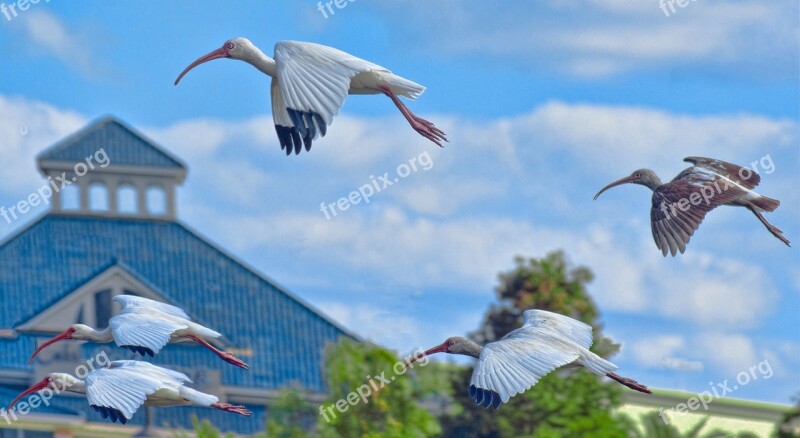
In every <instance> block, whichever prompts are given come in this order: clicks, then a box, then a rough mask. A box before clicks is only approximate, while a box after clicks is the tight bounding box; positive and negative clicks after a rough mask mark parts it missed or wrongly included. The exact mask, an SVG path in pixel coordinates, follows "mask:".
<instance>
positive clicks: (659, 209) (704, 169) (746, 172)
mask: <svg viewBox="0 0 800 438" xmlns="http://www.w3.org/2000/svg"><path fill="white" fill-rule="evenodd" d="M683 161H686V162H688V163H692V164H693V166H692V167H689V168H687V169H685V170H683V171H682V172H681V173H679V174H678V176H676V177H675V178H674V179H673V180H672V181H670V182H668V183H666V184H662V183H661V179H659V178H658V175H656V174H655V172H653V171H652V170H650V169H639V170H637V171H634V172H633V173H632V174H631V175H630V176H627V177H625V178H622V179H620V180H618V181H614V182H612V183H611V184H609V185H607V186H605V187H603V188H602V189H601V190H600V191H599V192H597V194H596V195H594V199H597V197H598V196H600V194H601V193H603V192H604V191H606V190H608V189H610V188H611V187H614V186H618V185H620V184H626V183H631V184H639V185H643V186H645V187H647V188H649V189H650V190H652V191H653V205H652V208H651V209H650V223H651V228H652V231H653V239H654V240H655V242H656V246H657V247H658V249H660V250H661V253H662V254H663V255H664V256H665V257H666V256H667V253H670V254H672V256H673V257H674V256H675V255H676V254H677V252H678V251H680V252H681V254H683V253H684V251H686V245H687V244H688V243H689V239H691V238H692V235H693V234H694V232H695V230H697V228H698V227H699V226H700V223H701V222H703V218H704V217H705V216H706V214H707V213H708V212H709V211H711V210H713V209H714V208H716V207H717V206H720V205H733V206H740V207H746V208H747V209H748V210H750V211H752V212H753V214H755V215H756V217H757V218H758V220H760V221H761V223H762V224H764V226H765V227H767V230H769V232H770V233H772V235H774V236H775V237H777V238H778V240H780V241H781V242H783V243H785V244H786V245H787V246H791V245H790V242H789V239H787V238H786V237H785V236H784V235H783V231H781V230H780V229H779V228H778V227H776V226H774V225H772V224H770V223H769V222H767V219H765V218H764V216H763V215H762V214H761V213H762V212H764V211H774V210H775V209H776V208H778V206H779V205H781V202H780V201H778V200H777V199H772V198H768V197H766V196H762V195H759V194H758V193H756V192H754V191H753V188H755V187H756V186H757V185H758V183H759V182H760V181H761V176H759V174H758V173H756V172H755V171H753V170H751V169H749V168H746V167H741V166H737V165H735V164H731V163H727V162H725V161H722V160H715V159H713V158H703V157H686V158H684V159H683Z"/></svg>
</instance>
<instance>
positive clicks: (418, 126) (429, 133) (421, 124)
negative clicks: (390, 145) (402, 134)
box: [380, 87, 449, 147]
mask: <svg viewBox="0 0 800 438" xmlns="http://www.w3.org/2000/svg"><path fill="white" fill-rule="evenodd" d="M380 91H381V92H382V93H383V94H385V95H387V96H389V98H390V99H392V102H394V104H395V105H396V106H397V109H399V110H400V112H401V113H403V116H405V118H406V120H408V123H409V124H410V125H411V127H412V128H414V130H415V131H417V132H418V133H419V134H420V135H422V136H423V137H425V138H427V139H428V140H430V141H432V142H434V143H436V144H437V145H438V146H439V147H441V146H442V141H449V140H448V139H447V134H445V133H444V131H442V130H441V129H439V128H437V127H436V125H434V124H433V123H431V122H429V121H427V120H425V119H423V118H422V117H417V116H416V115H414V113H412V112H411V110H410V109H408V107H407V106H406V105H405V104H404V103H403V101H401V100H400V98H398V97H397V95H396V94H394V93H393V92H392V90H390V89H388V88H386V87H381V88H380Z"/></svg>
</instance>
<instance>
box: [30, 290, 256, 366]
mask: <svg viewBox="0 0 800 438" xmlns="http://www.w3.org/2000/svg"><path fill="white" fill-rule="evenodd" d="M114 301H116V302H118V303H121V304H122V311H121V312H120V313H119V314H117V315H115V316H113V317H112V318H111V319H110V320H109V321H108V327H106V328H105V329H102V330H95V329H93V328H91V327H88V326H86V325H83V324H74V325H72V326H71V327H70V328H68V329H66V330H65V331H64V332H63V333H61V334H60V335H58V336H56V337H54V338H53V339H50V340H49V341H47V342H45V343H43V344H42V345H40V346H39V348H37V349H36V351H34V352H33V355H31V358H30V361H29V363H30V362H32V361H33V358H34V357H36V355H37V354H39V352H40V351H42V350H44V349H45V348H47V347H48V346H49V345H52V344H54V343H56V342H59V341H64V340H67V339H76V340H84V341H92V342H101V343H105V342H111V341H114V342H115V343H116V344H117V346H119V347H122V348H127V349H129V350H131V351H133V352H135V353H139V354H141V355H142V356H144V355H150V356H151V357H152V356H154V355H155V354H156V353H158V352H159V351H161V349H162V348H163V347H164V346H165V345H167V344H168V343H176V342H191V341H195V342H198V343H200V344H201V345H203V346H204V347H206V348H208V349H209V350H211V351H213V352H214V354H216V355H217V356H219V357H220V358H221V359H222V360H224V361H225V362H228V363H230V364H232V365H236V366H237V367H240V368H244V369H247V364H246V363H244V362H243V361H242V360H240V359H238V358H237V357H235V356H234V355H232V354H231V353H226V352H224V351H220V350H218V349H216V348H215V347H214V346H212V345H211V344H209V343H208V341H207V340H206V339H216V338H219V337H220V336H222V335H220V334H219V333H217V332H215V331H214V330H211V329H209V328H206V327H203V326H202V325H200V324H197V323H194V322H192V321H191V319H190V318H189V316H188V315H187V314H186V312H184V311H183V310H181V309H179V308H177V307H175V306H172V305H169V304H165V303H161V302H158V301H153V300H150V299H147V298H142V297H136V296H133V295H117V296H115V297H114Z"/></svg>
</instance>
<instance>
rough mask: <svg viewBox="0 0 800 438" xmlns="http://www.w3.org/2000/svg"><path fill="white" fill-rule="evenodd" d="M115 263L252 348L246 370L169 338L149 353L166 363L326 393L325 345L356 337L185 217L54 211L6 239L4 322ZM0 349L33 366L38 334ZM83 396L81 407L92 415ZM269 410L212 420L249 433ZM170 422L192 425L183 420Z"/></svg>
mask: <svg viewBox="0 0 800 438" xmlns="http://www.w3.org/2000/svg"><path fill="white" fill-rule="evenodd" d="M115 265H118V266H121V267H122V268H123V269H126V270H128V271H129V272H131V273H132V274H133V275H135V276H137V277H138V278H140V279H143V280H144V281H146V282H147V284H149V285H152V286H153V287H154V288H156V290H157V291H158V292H159V293H161V294H162V295H163V296H164V298H165V299H167V300H169V301H171V302H173V303H175V304H177V305H178V306H180V307H182V308H184V309H185V310H186V312H187V313H188V314H189V315H191V316H192V317H193V318H195V319H196V320H198V321H199V322H202V323H203V324H205V325H208V326H209V327H211V328H213V329H214V330H216V331H219V332H220V333H222V334H223V335H224V336H225V338H226V339H227V340H228V341H229V342H230V343H232V344H233V346H235V347H236V348H241V349H252V351H253V356H252V357H245V358H244V359H245V361H246V362H248V364H249V365H250V369H249V370H247V371H244V370H241V369H239V368H236V367H234V366H231V365H228V364H227V363H225V362H223V361H221V360H219V358H217V357H216V356H215V355H213V354H212V353H211V352H209V351H207V350H206V349H205V348H202V347H198V346H193V345H171V346H169V347H168V348H166V349H164V350H162V352H161V353H160V354H159V355H158V356H156V358H155V359H153V360H152V361H153V362H154V363H157V364H159V365H162V366H167V367H176V368H186V369H198V368H202V369H212V370H218V371H219V372H220V376H221V380H222V383H223V385H227V386H243V387H249V388H263V389H279V388H281V387H284V386H287V385H291V384H299V385H300V386H302V387H303V388H305V389H307V390H310V391H314V392H324V391H325V387H324V381H323V350H324V347H325V345H326V344H327V343H332V342H336V341H338V339H339V338H340V337H342V336H348V337H349V336H351V335H350V334H348V333H346V332H345V331H344V330H343V329H341V328H340V327H338V326H337V325H335V324H334V323H332V322H330V321H329V320H328V319H326V318H325V317H324V316H322V315H321V314H319V313H317V312H315V311H314V310H312V309H311V308H309V307H308V306H307V305H305V304H304V303H302V302H300V301H298V300H297V299H296V298H294V297H293V296H291V295H289V294H288V293H287V292H285V291H283V290H282V289H280V288H279V287H278V286H276V285H274V284H273V283H271V282H270V281H269V280H268V279H266V278H264V277H263V276H261V275H260V274H258V273H257V272H255V271H253V270H251V269H249V268H248V267H246V266H244V265H242V264H241V263H239V262H238V261H236V260H235V259H233V258H231V257H230V256H228V255H227V254H225V253H223V252H222V251H220V250H219V249H217V248H216V247H215V246H214V245H212V244H210V243H208V242H207V241H205V240H204V239H203V238H201V237H200V236H198V235H197V234H196V233H194V232H193V231H191V230H189V229H188V228H187V227H186V226H184V225H183V224H181V223H176V222H165V221H155V220H140V219H111V218H102V217H77V216H59V215H54V214H51V215H47V216H44V217H43V218H41V219H40V220H38V221H37V222H35V223H34V224H32V225H31V226H29V227H28V228H27V229H24V230H23V231H21V232H20V233H19V234H18V235H16V236H15V237H13V238H11V239H9V240H8V241H7V242H6V243H4V244H2V245H0V267H2V269H0V296H2V297H3V301H4V302H7V303H8V302H13V303H14V305H13V306H0V329H9V328H13V327H15V326H17V325H19V324H20V323H21V322H23V321H26V320H28V319H29V318H31V317H32V316H34V315H35V314H37V313H39V312H41V311H42V310H44V309H45V308H47V306H49V305H52V304H53V303H55V302H57V301H58V300H59V299H61V298H63V297H64V296H66V295H67V294H68V293H69V292H71V291H73V290H75V289H76V288H77V287H79V286H81V285H82V284H84V283H85V282H86V281H88V280H90V279H92V278H93V277H94V276H96V275H98V274H99V273H100V272H103V271H104V270H106V269H108V268H109V267H111V266H115ZM87 348H90V347H89V345H87ZM0 349H2V351H3V354H2V355H0V368H6V369H9V368H10V369H16V370H30V369H31V368H30V367H29V366H28V365H27V358H28V357H29V356H30V354H31V352H32V351H33V349H34V339H33V338H32V337H29V336H21V337H20V338H18V339H0ZM0 396H2V394H0ZM6 402H8V400H6ZM83 403H84V405H83V407H84V408H85V409H83V408H82V409H81V411H82V412H85V413H86V414H90V415H89V418H94V417H92V416H91V415H93V412H90V411H89V410H88V408H87V407H86V406H85V401H83ZM161 411H162V410H159V413H158V418H159V419H161V418H162V417H161V416H162V415H167V416H169V415H172V414H170V412H171V411H170V410H169V409H166V410H163V413H162V412H161ZM183 411H184V412H188V411H187V410H185V409H184V410H183ZM201 411H202V415H201V417H209V416H213V417H214V419H216V418H217V414H216V413H212V412H211V411H213V410H209V409H204V410H201ZM175 415H179V414H175ZM263 415H265V414H263V413H262V416H261V417H262V418H261V419H259V420H257V421H258V424H257V425H256V426H255V429H254V430H250V429H248V428H247V427H245V426H244V425H243V423H242V422H241V421H234V422H231V421H233V420H231V418H232V417H235V416H233V415H222V416H219V418H220V420H221V421H226V423H222V424H216V425H217V426H218V427H223V428H224V429H227V430H236V431H238V432H240V433H253V432H255V431H258V430H262V429H263V425H264V422H263ZM165 418H166V417H165ZM181 418H183V417H181ZM225 419H227V420H225ZM173 420H174V424H175V425H178V424H182V425H184V426H188V425H189V423H188V422H187V421H188V420H187V419H186V418H183V420H186V421H183V420H181V421H178V420H177V419H173ZM250 420H252V421H254V422H255V421H256V420H253V419H250ZM250 424H255V423H250V422H247V425H250ZM248 427H249V426H248Z"/></svg>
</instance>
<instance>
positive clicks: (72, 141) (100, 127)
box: [39, 117, 186, 170]
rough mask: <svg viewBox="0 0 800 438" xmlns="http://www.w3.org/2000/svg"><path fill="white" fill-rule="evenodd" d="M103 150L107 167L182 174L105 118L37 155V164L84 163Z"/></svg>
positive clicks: (176, 164) (154, 148)
mask: <svg viewBox="0 0 800 438" xmlns="http://www.w3.org/2000/svg"><path fill="white" fill-rule="evenodd" d="M101 148H102V149H104V150H105V152H106V154H107V155H108V156H109V158H110V161H111V166H120V165H125V166H146V167H163V168H174V169H181V170H185V169H186V167H185V166H184V165H183V163H181V162H180V161H179V160H178V159H177V158H175V157H173V156H171V155H170V154H169V153H167V152H166V151H165V150H163V149H162V148H161V147H159V146H158V145H156V144H155V143H153V142H152V141H150V140H148V139H147V138H145V137H144V136H142V135H141V134H139V133H138V132H136V131H135V130H134V129H132V128H130V127H128V126H127V125H125V124H124V123H123V122H121V121H119V120H117V119H115V118H113V117H107V118H104V119H101V120H99V121H97V122H95V123H93V124H91V125H89V126H88V127H86V128H84V129H82V130H81V131H78V132H77V133H76V134H74V135H72V136H71V137H69V138H67V139H66V140H63V141H61V142H59V143H57V144H56V145H55V146H53V147H51V148H49V149H47V150H46V151H44V152H42V153H41V154H40V155H39V160H54V161H68V162H71V163H77V162H81V161H84V160H85V159H86V158H87V157H89V156H90V155H94V154H95V153H96V152H97V151H98V150H100V149H101Z"/></svg>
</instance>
